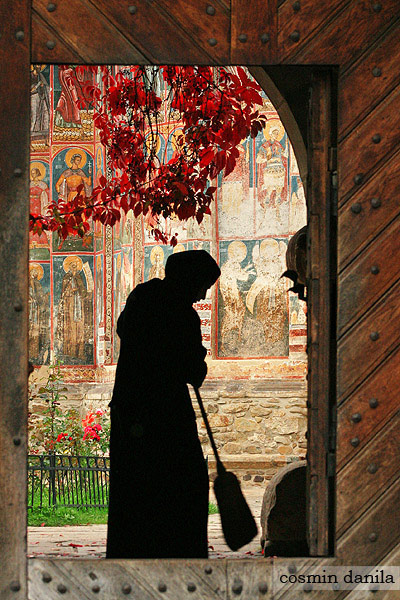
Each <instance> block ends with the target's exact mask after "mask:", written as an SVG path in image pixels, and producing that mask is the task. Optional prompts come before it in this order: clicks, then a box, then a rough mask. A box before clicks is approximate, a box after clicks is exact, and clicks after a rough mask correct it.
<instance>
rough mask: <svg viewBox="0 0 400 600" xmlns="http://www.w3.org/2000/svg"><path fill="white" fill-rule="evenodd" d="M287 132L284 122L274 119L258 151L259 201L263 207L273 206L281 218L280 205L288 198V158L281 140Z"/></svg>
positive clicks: (267, 128) (267, 127)
mask: <svg viewBox="0 0 400 600" xmlns="http://www.w3.org/2000/svg"><path fill="white" fill-rule="evenodd" d="M284 135H285V132H284V129H283V126H282V124H281V123H280V122H279V121H277V120H274V122H273V123H272V122H269V124H268V123H267V126H266V128H265V131H264V136H265V141H264V143H263V144H262V145H261V147H260V148H259V150H258V152H257V158H256V163H257V166H258V169H257V190H258V201H259V203H260V205H261V207H262V208H263V209H265V208H266V207H271V208H274V209H275V210H276V214H277V216H278V218H279V212H280V209H279V207H280V205H281V204H283V203H284V202H286V200H287V169H288V159H287V152H286V149H285V147H284V146H283V145H282V143H281V140H282V138H283V137H284Z"/></svg>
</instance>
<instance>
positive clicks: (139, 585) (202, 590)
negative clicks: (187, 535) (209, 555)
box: [29, 559, 227, 600]
mask: <svg viewBox="0 0 400 600" xmlns="http://www.w3.org/2000/svg"><path fill="white" fill-rule="evenodd" d="M226 569H227V561H206V560H196V561H190V560H134V561H133V560H131V561H130V560H81V561H78V560H63V561H60V560H41V559H33V560H32V559H31V560H29V600H43V598H58V597H59V596H60V587H59V586H64V588H66V591H64V592H61V593H65V594H66V597H68V598H72V599H73V600H86V598H93V597H96V598H100V599H103V600H110V599H112V598H124V597H125V596H126V597H132V598H137V599H139V598H140V600H155V599H157V598H163V599H166V600H178V599H181V598H188V597H190V598H193V599H194V600H199V599H205V598H207V600H208V599H210V600H219V599H220V598H227V593H226V591H227V590H226V585H227V575H226ZM64 588H61V589H64ZM128 590H129V591H128Z"/></svg>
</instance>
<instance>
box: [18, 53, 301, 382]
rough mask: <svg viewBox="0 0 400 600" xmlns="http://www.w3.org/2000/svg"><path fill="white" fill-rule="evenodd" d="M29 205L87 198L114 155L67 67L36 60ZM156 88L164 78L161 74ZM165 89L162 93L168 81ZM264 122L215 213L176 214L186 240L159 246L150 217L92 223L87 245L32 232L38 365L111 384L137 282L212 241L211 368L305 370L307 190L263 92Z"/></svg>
mask: <svg viewBox="0 0 400 600" xmlns="http://www.w3.org/2000/svg"><path fill="white" fill-rule="evenodd" d="M31 82H32V86H31V94H32V96H31V107H32V118H31V166H30V173H31V181H30V201H31V210H32V211H33V212H38V211H39V210H41V211H43V210H45V208H46V206H47V204H48V203H49V201H50V200H54V199H57V198H58V197H64V198H68V197H72V196H73V195H74V194H75V193H76V189H77V187H78V186H79V185H81V184H83V186H84V190H85V193H86V194H87V195H88V196H89V195H90V193H91V190H92V189H93V187H94V186H96V185H97V184H98V181H99V177H100V176H101V175H102V174H107V166H106V156H105V152H104V148H102V146H101V144H100V143H99V140H98V139H97V138H96V134H95V132H94V128H93V113H92V111H91V110H90V107H89V105H87V106H86V107H85V106H84V107H78V104H77V91H76V87H77V85H81V84H82V83H84V81H81V80H77V79H76V78H75V77H74V73H73V70H72V68H71V67H68V66H48V65H47V66H46V65H33V66H32V68H31ZM159 85H160V86H162V85H163V83H162V82H161V81H160V82H159ZM159 91H160V93H163V92H162V90H161V87H160V90H159ZM167 108H168V107H167V106H166V107H165V115H166V116H165V122H164V123H161V124H160V129H159V132H160V134H159V145H158V151H159V154H160V157H161V156H162V155H164V154H165V155H166V156H167V158H170V157H171V156H172V155H173V153H174V151H175V149H176V140H177V138H178V137H179V136H180V135H182V132H181V128H180V123H179V122H176V121H175V122H171V121H169V120H168V118H167ZM263 112H264V113H265V114H266V116H267V119H268V121H267V126H266V127H265V129H264V131H263V132H262V133H260V134H259V135H258V136H257V138H256V139H254V140H252V139H250V138H249V139H246V140H243V141H242V143H241V145H240V147H239V150H240V158H239V161H238V164H237V166H236V168H235V169H234V171H233V172H232V173H231V174H230V175H229V176H228V177H226V178H224V177H219V178H218V181H217V182H216V184H217V193H216V194H215V199H214V202H213V207H212V216H206V218H205V219H204V221H203V222H202V223H201V224H200V225H199V224H198V223H197V222H196V221H189V222H187V223H180V222H179V221H177V220H173V219H170V220H169V221H168V222H165V223H164V226H165V228H166V230H167V231H168V232H170V233H174V234H178V242H179V243H178V245H177V246H176V247H175V248H174V249H172V248H171V247H170V246H162V245H159V244H156V243H155V241H154V238H153V237H152V235H151V228H152V217H151V215H150V214H148V215H147V216H146V217H145V218H144V219H142V218H140V219H135V218H134V217H133V215H132V214H130V213H128V215H124V217H123V219H122V220H121V223H119V224H117V225H116V226H115V227H114V229H113V230H111V229H109V228H107V229H105V228H104V227H103V226H101V225H99V224H96V225H95V226H94V227H93V226H92V230H91V231H90V234H89V236H88V238H87V239H86V240H85V242H82V240H80V239H79V238H71V239H67V240H66V241H65V242H64V243H62V244H61V243H60V240H59V239H58V237H57V235H55V234H53V235H50V234H46V233H43V234H42V235H41V236H37V235H33V234H31V235H30V287H29V294H30V305H29V306H30V342H29V353H30V358H31V360H32V361H33V362H34V363H35V364H36V365H41V364H44V365H46V364H49V362H50V361H51V360H53V359H54V358H58V359H60V360H61V361H62V362H63V364H64V365H65V368H66V377H67V378H69V380H70V381H91V380H93V378H94V379H95V380H96V381H103V382H107V381H109V382H110V381H112V375H113V365H115V363H116V361H117V359H118V353H119V342H118V337H117V336H116V335H115V326H116V321H117V319H118V315H119V313H120V312H121V310H122V309H123V307H124V305H125V302H126V298H127V296H128V295H129V293H130V291H131V290H132V289H133V287H134V286H135V285H136V284H137V283H139V282H140V281H147V280H148V279H151V278H153V277H160V278H162V277H164V267H165V262H166V260H167V258H168V256H169V255H170V254H171V253H172V252H179V251H184V250H187V249H192V248H204V249H206V250H208V251H209V252H211V253H212V254H213V256H214V257H215V258H216V260H217V261H218V262H219V264H220V266H221V271H222V274H221V278H220V280H219V283H218V286H216V289H215V290H213V292H212V293H211V292H210V293H209V297H207V298H206V300H205V301H203V302H201V303H198V304H197V305H196V309H197V310H198V312H199V315H200V318H201V325H202V334H203V343H204V345H205V347H206V348H207V352H208V360H209V377H210V378H211V379H213V378H214V379H219V378H223V377H234V378H249V377H250V378H254V377H256V378H263V377H267V378H302V377H304V374H305V365H306V361H305V353H304V352H305V335H306V331H305V322H306V316H305V312H304V306H303V303H301V302H299V301H298V300H297V299H296V297H295V296H294V295H292V294H291V293H290V292H289V293H288V291H287V289H288V287H289V286H288V283H287V280H283V279H281V278H280V276H281V274H282V272H283V271H284V270H285V261H284V257H285V251H286V247H287V243H288V240H289V238H290V236H291V235H293V233H295V231H297V230H298V229H299V228H300V227H302V226H303V225H304V224H305V222H306V207H305V198H304V190H303V186H302V184H301V180H300V175H299V171H298V168H297V164H296V160H295V157H294V154H293V151H292V148H291V146H290V143H289V140H288V137H287V134H286V132H285V130H284V128H283V126H282V123H281V122H280V120H279V118H278V115H277V113H276V111H275V109H274V107H273V106H272V104H271V103H270V101H269V100H268V99H267V98H266V97H265V98H264V106H263Z"/></svg>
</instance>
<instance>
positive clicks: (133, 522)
mask: <svg viewBox="0 0 400 600" xmlns="http://www.w3.org/2000/svg"><path fill="white" fill-rule="evenodd" d="M219 275H220V270H219V267H218V265H217V263H216V262H215V261H214V259H213V258H212V257H211V256H210V255H209V254H208V253H207V252H205V251H204V250H190V251H186V252H180V253H177V254H173V255H171V256H170V257H169V258H168V260H167V263H166V266H165V279H163V280H161V279H158V278H154V279H151V280H150V281H148V282H146V283H142V284H140V285H138V286H137V287H136V288H135V289H134V290H133V292H131V294H130V295H129V297H128V300H127V303H126V306H125V309H124V310H123V311H122V313H121V315H120V317H119V319H118V324H117V333H118V335H119V337H120V339H121V351H120V357H119V360H118V365H117V372H116V379H115V386H114V392H113V397H112V401H111V403H110V406H111V440H110V462H111V471H110V494H109V515H108V535H107V558H207V556H208V547H207V519H208V475H207V468H206V464H205V461H204V457H203V453H202V449H201V445H200V441H199V439H198V434H197V426H196V419H195V413H194V410H193V407H192V404H191V400H190V396H189V391H188V387H187V384H188V383H191V384H192V385H195V386H197V387H200V386H201V384H202V383H203V380H204V378H205V376H206V373H207V365H206V362H205V360H204V359H205V356H206V349H205V348H204V347H203V345H202V343H201V331H200V319H199V317H198V315H197V313H196V311H195V310H194V309H193V307H192V304H193V303H194V302H196V301H198V300H201V299H203V298H205V296H206V293H207V289H208V288H210V287H211V286H212V285H213V284H214V283H215V281H216V280H217V279H218V277H219Z"/></svg>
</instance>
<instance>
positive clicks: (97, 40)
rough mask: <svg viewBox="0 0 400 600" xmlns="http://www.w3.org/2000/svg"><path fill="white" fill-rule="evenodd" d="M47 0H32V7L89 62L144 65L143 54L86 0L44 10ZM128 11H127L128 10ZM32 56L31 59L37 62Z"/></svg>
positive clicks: (68, 45)
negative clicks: (51, 9)
mask: <svg viewBox="0 0 400 600" xmlns="http://www.w3.org/2000/svg"><path fill="white" fill-rule="evenodd" d="M47 5H48V2H47V0H34V1H33V10H34V11H35V12H37V13H38V14H39V15H40V16H41V17H42V19H43V20H44V21H45V22H46V23H47V24H48V26H49V27H50V28H51V29H53V30H54V31H57V32H58V34H59V36H60V37H61V39H62V40H63V41H65V44H66V45H67V47H69V48H71V49H73V50H74V52H76V54H79V55H80V56H82V57H83V59H84V61H85V62H86V63H89V64H109V63H111V64H112V63H116V64H138V63H139V64H143V63H146V62H148V59H147V60H146V57H144V55H143V54H142V53H141V52H140V51H139V50H138V49H137V48H135V47H134V46H133V45H132V43H131V42H130V41H128V40H127V39H126V38H125V37H124V36H123V35H121V33H120V32H119V31H118V30H117V29H116V28H115V27H114V26H113V25H112V23H111V22H110V21H109V20H107V19H106V18H105V17H104V16H103V15H102V14H101V12H100V11H99V10H97V9H96V8H95V7H94V6H93V5H92V4H91V3H90V2H86V1H85V0H68V2H59V3H57V4H56V10H55V11H53V12H49V11H48V10H47ZM128 14H129V13H128ZM37 60H38V59H37V58H36V57H35V56H32V61H33V62H37Z"/></svg>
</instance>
